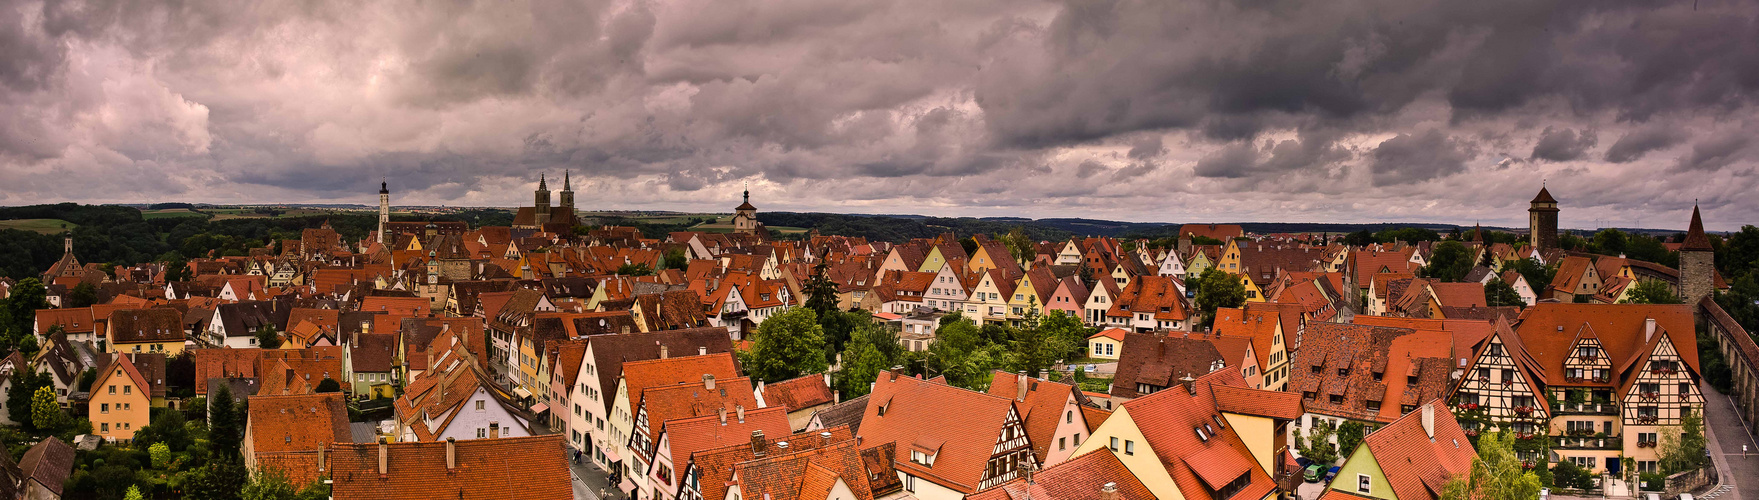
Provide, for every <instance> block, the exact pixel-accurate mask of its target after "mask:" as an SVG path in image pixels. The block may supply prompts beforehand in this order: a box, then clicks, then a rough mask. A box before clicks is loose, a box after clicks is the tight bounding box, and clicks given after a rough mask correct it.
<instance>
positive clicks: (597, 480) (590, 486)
mask: <svg viewBox="0 0 1759 500" xmlns="http://www.w3.org/2000/svg"><path fill="white" fill-rule="evenodd" d="M567 453H568V458H569V459H570V460H569V462H568V469H569V472H570V473H571V474H572V475H573V476H574V477H573V479H574V500H619V499H621V498H622V495H621V494H619V493H618V492H617V489H616V488H613V487H611V481H610V477H611V475H610V473H608V472H606V471H605V470H604V469H600V468H599V467H598V466H597V465H593V463H592V460H590V459H588V458H587V457H585V456H582V457H581V458H580V463H578V464H577V463H574V462H573V460H572V459H573V458H574V451H573V450H569V451H568V452H567ZM600 491H604V492H606V493H607V494H606V495H605V497H604V498H600V497H599V492H600Z"/></svg>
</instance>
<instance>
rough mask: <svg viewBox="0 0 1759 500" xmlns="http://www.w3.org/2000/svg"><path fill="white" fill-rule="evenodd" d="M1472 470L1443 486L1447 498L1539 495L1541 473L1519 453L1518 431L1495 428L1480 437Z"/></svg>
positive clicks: (1525, 499) (1518, 499)
mask: <svg viewBox="0 0 1759 500" xmlns="http://www.w3.org/2000/svg"><path fill="white" fill-rule="evenodd" d="M1477 447H1478V457H1477V458H1475V459H1473V460H1472V471H1471V472H1470V473H1468V474H1466V475H1465V476H1464V477H1456V478H1454V480H1453V481H1449V482H1448V484H1447V486H1446V487H1444V488H1443V489H1442V494H1441V498H1442V499H1443V500H1532V499H1534V498H1538V497H1539V488H1540V481H1539V475H1538V474H1536V473H1534V472H1533V471H1531V470H1527V468H1526V466H1525V464H1523V463H1522V462H1521V459H1520V458H1519V457H1517V456H1516V455H1515V435H1514V434H1513V433H1510V432H1494V433H1489V434H1485V435H1483V436H1481V437H1479V438H1478V444H1477Z"/></svg>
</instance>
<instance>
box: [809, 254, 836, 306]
mask: <svg viewBox="0 0 1759 500" xmlns="http://www.w3.org/2000/svg"><path fill="white" fill-rule="evenodd" d="M826 266H827V264H826V263H825V262H824V261H819V263H818V265H817V266H813V268H812V278H809V279H807V280H806V283H804V284H802V285H801V286H800V293H801V294H804V295H806V308H807V309H811V310H812V312H813V313H816V314H818V315H819V317H820V318H823V317H824V316H825V315H827V314H830V313H831V311H835V310H837V309H838V308H837V282H835V281H831V279H830V278H829V277H827V276H825V269H826V268H827V267H826Z"/></svg>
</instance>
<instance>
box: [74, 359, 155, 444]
mask: <svg viewBox="0 0 1759 500" xmlns="http://www.w3.org/2000/svg"><path fill="white" fill-rule="evenodd" d="M128 358H129V357H128V356H120V355H119V356H116V357H115V360H114V361H111V362H110V365H109V366H106V367H104V369H103V371H100V372H98V379H97V381H96V382H93V383H92V396H91V401H90V402H89V403H87V404H88V406H87V411H88V412H89V414H90V419H91V422H92V431H94V432H96V433H97V434H98V436H100V437H103V438H104V439H105V440H107V441H112V442H114V441H132V440H134V431H135V430H137V429H140V428H141V427H142V426H145V425H147V423H149V422H151V421H152V405H153V400H152V393H153V389H152V385H151V384H149V383H148V381H147V378H146V376H144V375H141V373H140V370H139V369H136V368H135V366H134V363H133V362H131V361H130V360H129V359H128Z"/></svg>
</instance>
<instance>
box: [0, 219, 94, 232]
mask: <svg viewBox="0 0 1759 500" xmlns="http://www.w3.org/2000/svg"><path fill="white" fill-rule="evenodd" d="M76 227H79V224H74V223H72V222H67V221H64V220H61V219H12V220H0V229H17V230H21V231H35V232H38V233H43V234H57V233H60V232H62V231H66V230H69V229H73V228H76Z"/></svg>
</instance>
